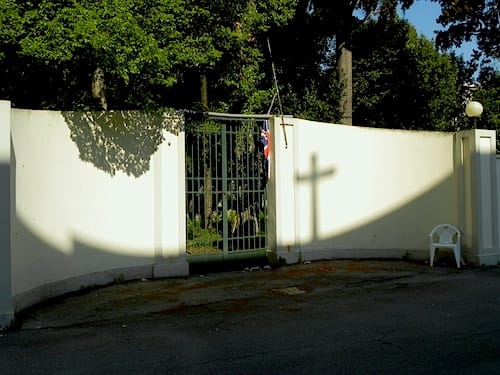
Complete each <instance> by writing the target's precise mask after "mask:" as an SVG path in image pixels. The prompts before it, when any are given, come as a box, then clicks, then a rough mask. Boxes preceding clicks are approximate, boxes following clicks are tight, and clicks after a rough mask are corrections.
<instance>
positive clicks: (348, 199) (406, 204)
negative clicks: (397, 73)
mask: <svg viewBox="0 0 500 375" xmlns="http://www.w3.org/2000/svg"><path fill="white" fill-rule="evenodd" d="M284 122H285V125H284V126H282V125H281V119H276V123H275V129H274V135H275V138H274V142H275V144H274V146H275V147H274V150H275V163H276V166H275V181H276V185H275V186H274V187H273V189H275V190H276V207H277V211H278V212H277V213H276V215H277V220H276V226H277V229H276V246H277V251H278V256H280V257H282V258H284V259H286V260H287V261H296V260H297V259H299V258H300V259H321V258H332V257H349V258H356V257H374V258H376V257H394V258H401V257H409V258H417V259H425V258H428V256H429V250H428V234H429V233H430V231H431V230H432V228H433V227H434V226H435V225H438V224H442V223H451V224H455V225H457V226H459V227H462V230H463V231H464V232H465V240H466V241H465V247H467V245H468V249H464V250H465V252H466V253H467V252H468V253H469V255H471V256H474V257H476V258H477V259H471V260H472V261H475V262H476V261H478V262H483V260H481V259H479V258H478V256H479V255H481V254H478V251H479V250H478V246H479V247H481V245H480V244H477V243H476V242H477V241H476V242H474V241H475V240H474V238H479V237H480V235H481V233H482V232H481V231H483V230H488V227H490V228H491V225H494V223H496V220H497V219H496V217H497V215H498V211H497V208H496V202H491V204H490V203H489V202H490V201H491V198H492V196H493V195H494V194H493V195H492V193H491V191H490V190H488V189H486V187H485V186H494V185H493V183H496V182H495V181H496V172H495V171H490V172H488V173H487V172H486V171H485V170H484V169H485V168H488V165H489V164H487V163H486V161H488V160H489V159H487V158H486V161H485V160H483V161H482V162H481V161H480V160H479V159H477V158H476V156H477V155H476V154H480V153H479V152H478V151H477V150H474V149H473V148H474V147H473V146H471V147H472V148H466V147H465V146H466V143H467V142H468V141H467V142H465V143H463V144H461V143H457V134H454V133H439V132H412V131H397V130H388V129H373V128H362V127H357V126H342V125H332V124H322V123H314V122H310V121H305V120H299V119H286V121H284ZM283 129H284V130H283ZM487 135H488V137H489V138H488V142H489V140H490V139H491V138H493V139H494V137H495V135H494V132H493V133H492V132H487ZM483 136H484V134H483ZM467 137H468V138H470V141H471V142H474V140H475V139H476V138H477V137H479V138H481V135H479V134H476V133H474V132H470V133H467ZM485 143H486V141H483V143H480V145H483V146H482V147H483V149H481V150H483V151H481V152H484V153H487V154H488V155H490V154H491V153H492V154H491V155H492V156H493V157H494V148H493V149H490V148H487V147H486V146H484V144H485ZM488 145H489V143H488ZM464 147H465V148H464ZM488 147H489V146H488ZM461 155H462V156H463V155H465V159H466V160H465V159H464V160H461V159H460V158H461ZM491 155H490V156H491ZM476 159H477V160H476ZM464 163H466V164H467V165H468V167H467V165H464ZM471 163H472V164H471ZM477 163H479V164H477ZM485 165H486V167H485ZM466 167H467V168H469V169H470V168H472V172H471V171H469V174H468V175H466V174H465V172H464V168H466ZM481 169H482V172H481ZM467 184H469V185H470V184H479V185H480V186H482V191H483V193H484V194H482V193H481V191H480V190H477V189H474V191H471V190H470V189H469V190H468V191H464V186H465V185H467ZM479 185H478V186H479ZM290 186H293V187H294V188H293V189H290ZM495 186H496V185H495ZM474 194H475V195H474ZM478 194H479V195H480V196H481V197H479V195H478ZM481 199H482V200H483V201H482V203H481ZM466 207H469V211H468V212H466V209H465V208H466ZM492 207H493V208H492ZM280 210H281V211H282V212H281V213H280V212H279V211H280ZM484 212H486V214H484ZM483 216H485V217H488V218H489V219H485V220H484V221H483V223H482V226H481V228H479V227H475V228H474V227H473V226H472V223H473V222H475V219H474V218H475V217H478V218H479V217H483ZM488 220H489V221H488ZM467 222H469V224H467ZM489 238H492V237H491V236H490V237H489ZM497 244H498V241H497V239H493V238H492V239H491V243H489V244H488V245H489V246H490V247H491V251H492V252H494V253H496V254H498V245H497ZM483 255H484V254H483ZM497 257H498V255H496V256H494V257H493V258H492V259H491V260H489V261H491V262H496V258H497Z"/></svg>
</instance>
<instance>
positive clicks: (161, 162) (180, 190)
mask: <svg viewBox="0 0 500 375" xmlns="http://www.w3.org/2000/svg"><path fill="white" fill-rule="evenodd" d="M164 138H165V141H164V142H163V143H162V145H161V146H160V149H159V150H158V152H157V154H156V155H155V159H154V173H155V182H154V183H155V188H154V190H155V264H154V265H153V276H154V277H172V276H173V277H175V276H185V275H188V274H189V263H188V262H187V259H186V207H185V204H186V191H185V190H186V189H185V180H186V176H185V173H186V168H185V135H184V132H182V131H181V132H179V133H178V134H173V133H170V132H168V131H165V133H164Z"/></svg>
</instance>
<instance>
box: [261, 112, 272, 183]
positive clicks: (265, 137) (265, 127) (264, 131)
mask: <svg viewBox="0 0 500 375" xmlns="http://www.w3.org/2000/svg"><path fill="white" fill-rule="evenodd" d="M260 143H262V145H263V146H264V147H263V148H264V170H265V172H266V176H267V179H269V178H271V165H270V158H269V156H270V155H271V131H270V129H269V120H265V121H264V122H263V123H262V128H261V131H260Z"/></svg>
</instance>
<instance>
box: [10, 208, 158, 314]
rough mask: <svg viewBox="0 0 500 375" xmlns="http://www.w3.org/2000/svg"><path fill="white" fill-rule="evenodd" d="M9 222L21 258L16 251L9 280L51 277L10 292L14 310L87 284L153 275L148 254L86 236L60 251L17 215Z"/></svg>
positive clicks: (84, 286)
mask: <svg viewBox="0 0 500 375" xmlns="http://www.w3.org/2000/svg"><path fill="white" fill-rule="evenodd" d="M13 224H14V241H13V243H15V248H14V249H15V250H18V251H19V252H22V260H21V259H18V258H20V256H21V255H20V254H18V255H17V256H15V257H14V258H13V260H12V261H13V267H12V273H13V275H12V277H13V280H16V279H29V278H30V276H28V275H31V277H35V279H36V278H41V279H52V281H50V282H47V283H43V282H42V283H40V284H38V285H32V287H31V288H29V289H28V290H26V291H23V292H21V293H20V294H18V295H14V296H13V297H14V301H15V302H16V309H17V310H18V311H20V310H24V309H25V308H27V307H30V306H32V305H34V304H36V303H39V302H42V301H45V300H47V299H51V298H54V297H58V296H60V295H64V294H66V293H71V292H75V291H78V290H82V289H85V288H88V287H94V286H98V285H107V284H111V283H113V282H123V281H127V280H134V279H141V278H152V277H153V264H154V263H155V262H154V256H153V254H152V253H150V254H145V255H142V256H141V255H137V256H135V255H129V254H120V252H118V251H116V249H113V248H112V247H110V248H109V249H105V248H101V247H97V246H95V245H93V244H91V243H89V242H87V240H86V239H84V238H77V237H75V238H72V239H71V240H70V241H71V242H70V245H69V246H70V249H69V252H63V251H62V250H60V249H58V248H57V247H56V246H54V245H53V244H51V243H50V242H49V241H47V240H46V239H44V238H42V237H41V236H40V235H38V234H36V233H35V232H34V231H33V230H32V229H31V228H30V226H29V224H27V223H25V222H24V220H22V219H21V218H19V217H18V216H17V215H16V220H15V223H13ZM148 255H149V256H148ZM49 270H52V271H49ZM50 272H59V273H60V274H59V275H57V276H55V277H54V275H53V274H50V277H48V276H49V273H50ZM14 273H17V274H14ZM42 275H44V276H42Z"/></svg>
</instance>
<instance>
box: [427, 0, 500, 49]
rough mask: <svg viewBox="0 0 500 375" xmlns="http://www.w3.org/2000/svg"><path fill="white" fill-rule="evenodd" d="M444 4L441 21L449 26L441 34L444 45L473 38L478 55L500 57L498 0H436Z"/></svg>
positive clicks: (440, 37)
mask: <svg viewBox="0 0 500 375" xmlns="http://www.w3.org/2000/svg"><path fill="white" fill-rule="evenodd" d="M433 1H434V2H438V3H439V4H440V5H441V15H440V16H439V18H438V19H437V21H438V22H439V23H440V24H441V25H443V26H444V27H445V29H444V30H443V31H439V32H438V34H437V39H436V42H437V45H438V46H439V47H441V48H444V49H448V48H450V47H453V46H455V47H459V46H460V45H461V44H462V43H463V42H464V41H470V40H472V39H473V38H474V39H475V40H476V41H477V45H478V49H479V50H478V51H477V52H478V54H483V55H484V56H486V57H493V58H500V33H499V32H498V25H499V24H500V10H499V9H498V1H497V0H467V1H464V0H460V1H457V0H433Z"/></svg>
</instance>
